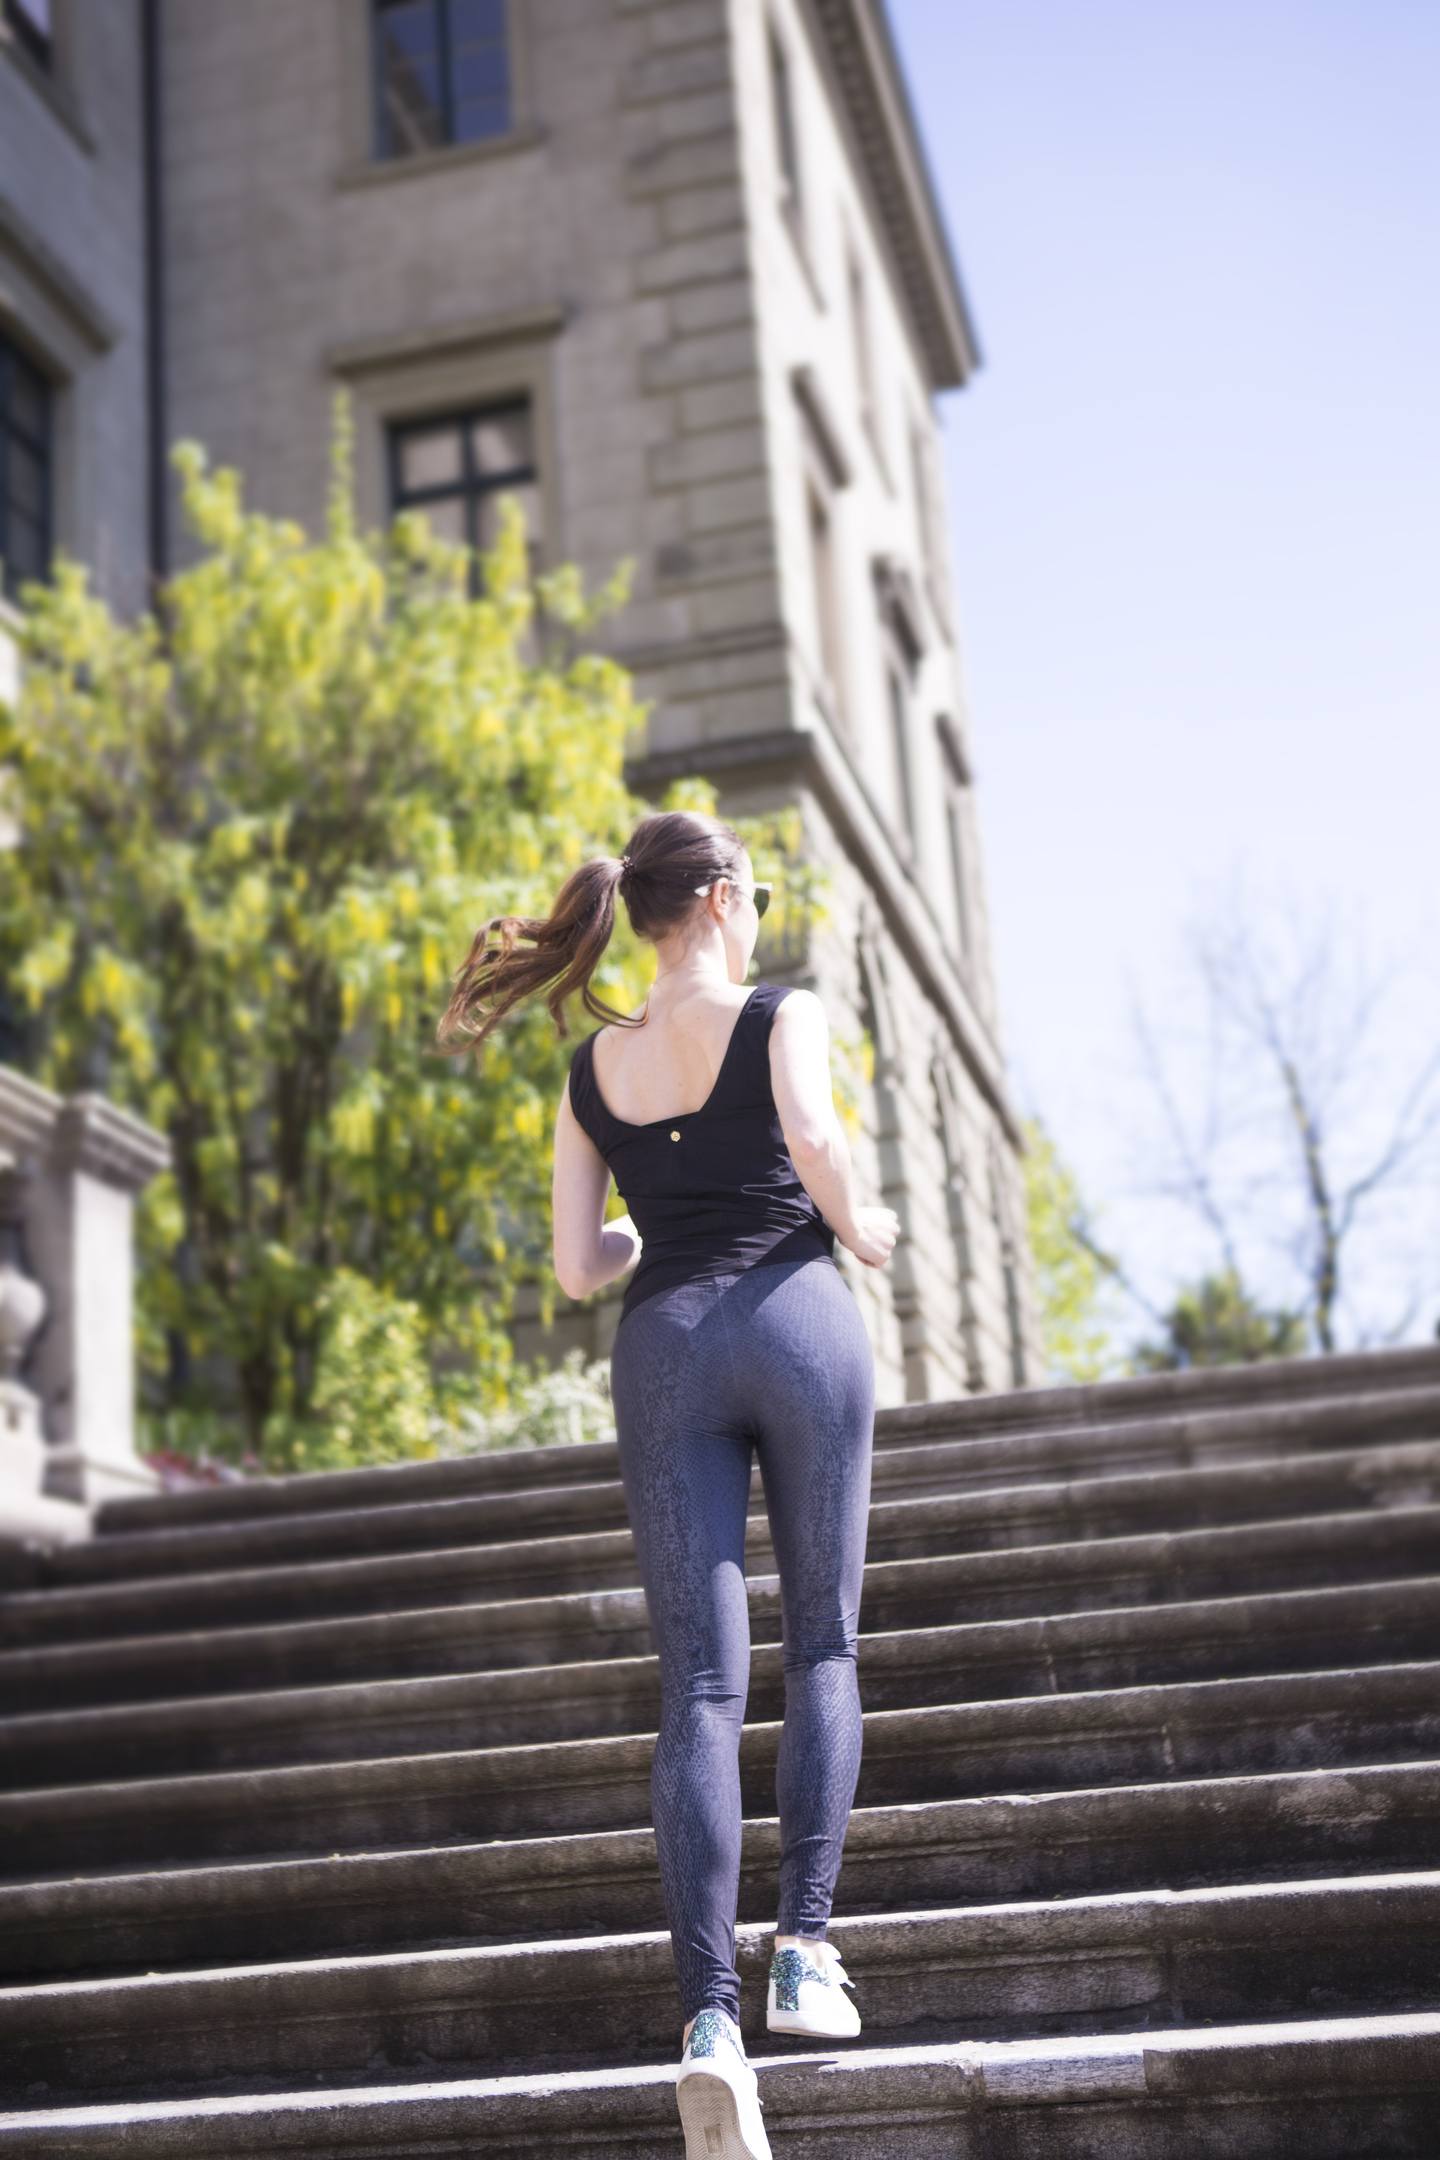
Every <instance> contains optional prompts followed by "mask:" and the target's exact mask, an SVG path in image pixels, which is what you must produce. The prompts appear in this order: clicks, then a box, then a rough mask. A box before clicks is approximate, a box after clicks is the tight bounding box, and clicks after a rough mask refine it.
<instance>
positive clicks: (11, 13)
mask: <svg viewBox="0 0 1440 2160" xmlns="http://www.w3.org/2000/svg"><path fill="white" fill-rule="evenodd" d="M5 22H6V25H7V27H8V28H9V29H10V30H11V31H13V32H14V36H15V42H16V44H17V45H19V46H20V47H21V48H22V50H23V51H25V52H27V53H29V55H30V58H31V59H32V60H34V61H35V62H36V63H37V64H38V65H39V66H40V67H49V65H50V0H5Z"/></svg>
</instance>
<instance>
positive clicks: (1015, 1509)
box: [0, 1441, 1440, 1648]
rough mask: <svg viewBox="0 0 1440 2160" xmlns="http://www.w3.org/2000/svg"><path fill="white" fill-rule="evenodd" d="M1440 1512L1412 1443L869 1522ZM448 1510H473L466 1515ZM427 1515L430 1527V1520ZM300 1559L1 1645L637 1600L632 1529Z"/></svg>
mask: <svg viewBox="0 0 1440 2160" xmlns="http://www.w3.org/2000/svg"><path fill="white" fill-rule="evenodd" d="M1436 1504H1440V1442H1434V1441H1418V1442H1410V1443H1406V1444H1403V1445H1398V1446H1395V1447H1388V1448H1374V1449H1365V1450H1358V1451H1357V1450H1346V1451H1341V1452H1337V1453H1334V1454H1331V1455H1306V1456H1297V1457H1295V1458H1292V1459H1291V1460H1289V1461H1286V1462H1264V1463H1243V1464H1233V1465H1226V1466H1224V1467H1222V1468H1219V1469H1210V1470H1184V1471H1163V1472H1146V1473H1145V1474H1143V1475H1141V1476H1138V1477H1130V1476H1127V1477H1112V1478H1085V1479H1075V1480H1072V1481H1069V1482H1067V1483H1062V1484H1058V1485H1028V1486H1015V1487H1008V1488H1006V1489H1004V1490H1002V1491H996V1492H990V1493H960V1494H954V1495H948V1496H947V1495H931V1496H928V1497H925V1498H921V1499H906V1500H891V1501H881V1502H879V1503H877V1504H875V1505H874V1506H872V1508H871V1510H870V1517H869V1527H868V1532H867V1547H866V1555H867V1560H869V1561H875V1562H883V1561H887V1560H906V1559H920V1558H927V1557H931V1556H936V1555H948V1554H952V1553H964V1552H994V1551H1013V1550H1017V1549H1020V1548H1023V1547H1029V1546H1050V1545H1055V1544H1058V1543H1064V1542H1070V1541H1074V1540H1084V1541H1086V1542H1092V1541H1103V1540H1106V1539H1112V1538H1114V1539H1118V1538H1123V1537H1127V1536H1137V1535H1142V1534H1144V1533H1145V1532H1147V1531H1152V1530H1159V1531H1176V1530H1193V1529H1197V1528H1221V1527H1226V1526H1229V1525H1232V1524H1234V1525H1241V1524H1245V1523H1255V1522H1267V1521H1289V1520H1293V1519H1295V1518H1297V1517H1307V1516H1309V1517H1314V1516H1318V1515H1324V1514H1330V1513H1335V1514H1341V1513H1343V1514H1352V1513H1356V1512H1359V1511H1361V1510H1363V1509H1367V1508H1376V1509H1384V1508H1390V1509H1394V1508H1402V1507H1420V1506H1434V1505H1436ZM443 1505H444V1506H445V1507H446V1508H451V1507H458V1508H462V1509H467V1510H468V1509H469V1508H470V1507H471V1506H472V1503H469V1502H446V1503H444V1504H443ZM473 1505H476V1506H479V1505H483V1504H482V1503H474V1504H473ZM420 1512H423V1513H424V1514H425V1515H426V1517H427V1519H428V1518H430V1517H431V1516H433V1514H434V1512H435V1511H434V1510H433V1509H426V1510H423V1511H420ZM446 1521H447V1523H450V1524H451V1526H452V1527H453V1528H455V1529H459V1528H461V1527H463V1526H462V1525H461V1524H460V1523H459V1522H457V1521H455V1520H454V1519H453V1518H451V1517H450V1516H448V1515H447V1516H446ZM247 1534H248V1533H247ZM745 1542H746V1565H747V1568H748V1569H750V1570H752V1571H754V1572H757V1573H766V1572H770V1571H773V1569H774V1566H775V1556H774V1546H773V1543H772V1541H771V1537H770V1528H769V1523H768V1521H767V1519H766V1517H765V1515H764V1514H763V1513H762V1514H758V1515H751V1516H750V1517H749V1518H748V1520H747V1527H746V1541H745ZM300 1557H303V1556H300V1555H297V1556H294V1557H292V1558H291V1559H290V1560H289V1561H288V1562H286V1563H285V1564H283V1565H282V1564H271V1565H260V1564H258V1563H255V1564H251V1565H247V1566H242V1567H236V1568H232V1569H228V1570H225V1571H223V1572H218V1573H204V1572H198V1571H197V1572H196V1573H194V1574H176V1575H171V1576H169V1577H153V1578H152V1577H142V1578H140V1579H138V1580H134V1579H130V1580H117V1581H112V1582H104V1583H101V1582H96V1583H87V1584H84V1585H75V1586H73V1587H69V1588H65V1589H47V1590H43V1591H19V1592H14V1593H11V1594H10V1595H8V1596H3V1597H0V1645H3V1646H4V1647H6V1648H10V1647H19V1646H21V1645H24V1644H27V1643H42V1642H43V1643H54V1642H60V1641H67V1640H68V1641H78V1640H82V1639H84V1638H85V1637H86V1636H90V1635H97V1636H107V1637H113V1636H115V1635H129V1634H150V1633H157V1634H158V1633H168V1632H169V1631H170V1630H172V1629H174V1628H176V1627H181V1626H189V1627H198V1626H201V1625H214V1624H218V1623H220V1622H223V1621H226V1620H231V1621H233V1620H236V1619H245V1620H250V1619H261V1620H274V1619H283V1618H289V1617H299V1616H300V1615H301V1614H302V1613H305V1612H313V1611H317V1610H327V1611H343V1610H345V1609H346V1607H347V1606H350V1607H351V1608H354V1609H360V1610H364V1611H370V1612H373V1611H375V1610H376V1609H377V1607H383V1608H385V1609H390V1610H393V1609H394V1607H395V1606H396V1605H411V1606H417V1605H420V1604H422V1603H423V1604H424V1605H426V1606H434V1605H443V1604H449V1603H457V1604H458V1603H462V1602H464V1603H472V1602H478V1601H499V1600H503V1599H514V1598H521V1597H536V1596H548V1595H555V1594H559V1595H564V1594H566V1593H570V1592H574V1591H578V1590H590V1591H594V1590H600V1589H628V1588H633V1587H637V1586H638V1580H639V1576H638V1564H637V1561H636V1556H635V1548H634V1542H633V1539H632V1537H631V1534H630V1531H629V1529H628V1527H627V1528H626V1529H624V1530H607V1531H594V1532H579V1533H570V1534H568V1535H566V1536H563V1537H555V1538H521V1539H513V1540H506V1541H504V1542H501V1543H495V1544H480V1545H467V1546H442V1547H439V1548H438V1549H433V1550H424V1551H417V1552H408V1553H396V1554H387V1555H383V1556H379V1557H375V1558H367V1559H356V1558H353V1557H352V1558H343V1559H337V1558H333V1557H332V1558H329V1559H319V1558H312V1560H311V1563H310V1564H309V1565H308V1566H305V1567H300V1566H297V1565H296V1559H297V1558H300Z"/></svg>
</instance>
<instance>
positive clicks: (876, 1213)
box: [837, 1207, 900, 1267]
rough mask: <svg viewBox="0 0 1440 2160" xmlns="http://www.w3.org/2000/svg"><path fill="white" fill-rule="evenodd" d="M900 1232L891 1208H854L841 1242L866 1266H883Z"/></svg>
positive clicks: (897, 1218)
mask: <svg viewBox="0 0 1440 2160" xmlns="http://www.w3.org/2000/svg"><path fill="white" fill-rule="evenodd" d="M838 1234H839V1233H838V1232H837V1235H838ZM899 1235H900V1218H899V1216H898V1215H897V1214H896V1212H895V1210H894V1208H891V1207H862V1208H857V1209H856V1210H855V1221H854V1223H853V1224H852V1226H851V1230H850V1235H849V1236H848V1237H842V1238H841V1239H840V1243H841V1244H842V1245H843V1246H844V1247H845V1250H846V1251H847V1252H852V1253H854V1255H855V1258H856V1259H857V1260H859V1261H860V1262H861V1263H862V1264H863V1265H864V1266H865V1267H884V1265H885V1263H886V1261H887V1260H888V1259H889V1258H890V1255H891V1253H892V1252H893V1251H894V1249H895V1240H896V1238H897V1237H899Z"/></svg>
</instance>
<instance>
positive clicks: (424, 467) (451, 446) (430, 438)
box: [400, 423, 461, 495]
mask: <svg viewBox="0 0 1440 2160" xmlns="http://www.w3.org/2000/svg"><path fill="white" fill-rule="evenodd" d="M460 443H461V438H460V430H459V429H458V428H457V427H455V426H453V425H451V424H449V423H447V424H446V425H445V426H444V427H440V428H426V429H425V430H424V432H423V433H415V434H410V433H407V434H405V435H402V436H401V438H400V487H401V490H402V492H403V493H405V494H407V495H408V494H410V493H411V492H412V491H413V490H414V489H415V488H425V487H447V486H451V487H453V486H454V485H455V484H456V483H457V482H458V481H459V479H460V473H461V463H460Z"/></svg>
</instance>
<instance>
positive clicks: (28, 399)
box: [9, 351, 47, 442]
mask: <svg viewBox="0 0 1440 2160" xmlns="http://www.w3.org/2000/svg"><path fill="white" fill-rule="evenodd" d="M46 388H47V385H46V383H45V381H44V378H43V377H42V376H40V375H37V374H36V372H35V370H34V368H32V367H31V366H30V365H29V363H28V361H25V360H22V359H21V357H20V355H19V353H17V352H13V351H12V353H11V355H10V402H9V419H10V422H11V425H12V426H14V427H17V428H19V429H21V430H22V432H23V433H24V434H26V435H28V436H30V437H31V439H32V440H33V441H35V442H43V441H44V439H45V408H46V402H47V400H46Z"/></svg>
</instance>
